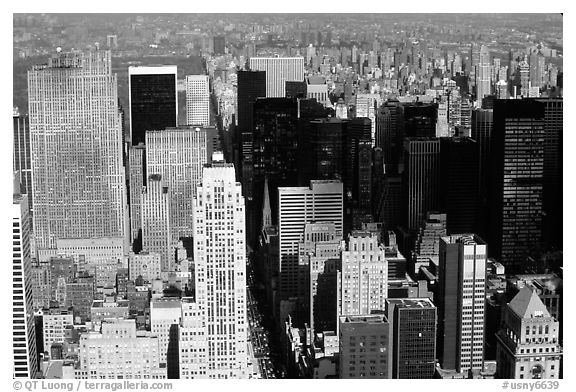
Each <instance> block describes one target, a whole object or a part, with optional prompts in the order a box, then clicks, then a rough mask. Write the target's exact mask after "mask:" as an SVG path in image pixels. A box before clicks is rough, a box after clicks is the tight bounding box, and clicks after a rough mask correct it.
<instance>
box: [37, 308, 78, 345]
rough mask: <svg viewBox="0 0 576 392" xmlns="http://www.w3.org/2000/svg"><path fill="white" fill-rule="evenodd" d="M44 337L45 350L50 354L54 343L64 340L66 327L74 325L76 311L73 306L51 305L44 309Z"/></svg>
mask: <svg viewBox="0 0 576 392" xmlns="http://www.w3.org/2000/svg"><path fill="white" fill-rule="evenodd" d="M40 314H41V315H42V337H43V340H44V347H43V350H42V351H43V352H44V353H48V355H50V352H51V351H50V347H52V344H53V343H61V342H64V338H65V335H66V328H68V327H70V326H72V325H74V312H73V311H72V308H66V307H63V306H61V307H59V306H51V307H50V308H47V309H42V311H41V312H40Z"/></svg>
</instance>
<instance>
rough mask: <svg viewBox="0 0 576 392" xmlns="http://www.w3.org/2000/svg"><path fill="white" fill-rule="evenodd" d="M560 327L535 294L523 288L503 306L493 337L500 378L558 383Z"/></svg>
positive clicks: (527, 288) (560, 352) (560, 355)
mask: <svg viewBox="0 0 576 392" xmlns="http://www.w3.org/2000/svg"><path fill="white" fill-rule="evenodd" d="M559 329H560V323H559V322H558V321H557V320H556V319H555V318H554V317H552V316H551V315H550V313H549V312H548V310H547V309H546V306H544V304H543V303H542V300H541V299H540V298H539V297H538V294H537V293H536V291H535V290H533V289H531V288H529V287H527V286H525V287H523V288H522V289H520V291H519V292H518V294H516V296H515V297H514V298H513V299H512V301H510V303H508V304H507V305H506V307H505V308H504V311H503V313H502V329H501V330H500V331H499V332H498V333H497V334H496V339H497V346H496V361H497V365H498V370H497V375H498V377H499V378H516V379H520V378H524V379H542V378H545V379H558V378H560V376H561V375H560V360H561V359H562V346H560V344H559V341H558V338H559Z"/></svg>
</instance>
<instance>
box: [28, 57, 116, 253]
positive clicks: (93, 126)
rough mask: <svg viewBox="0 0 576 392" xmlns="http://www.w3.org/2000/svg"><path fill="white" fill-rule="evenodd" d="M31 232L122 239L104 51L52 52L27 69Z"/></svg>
mask: <svg viewBox="0 0 576 392" xmlns="http://www.w3.org/2000/svg"><path fill="white" fill-rule="evenodd" d="M28 102H29V105H28V106H29V110H30V136H31V148H30V150H31V154H32V182H33V187H32V189H33V199H34V235H35V237H36V246H37V248H54V247H55V246H56V240H57V239H59V238H92V237H126V238H127V235H126V234H127V230H126V229H127V227H126V223H125V209H126V187H125V181H124V176H125V174H124V168H123V164H122V127H121V124H120V115H119V112H118V88H117V79H116V75H114V74H112V66H111V55H110V52H109V51H93V52H85V53H81V52H73V53H67V54H66V53H58V54H57V55H55V56H53V57H52V58H50V59H48V64H44V65H37V66H34V67H33V68H32V70H30V71H28Z"/></svg>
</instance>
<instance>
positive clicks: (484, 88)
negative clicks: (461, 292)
mask: <svg viewBox="0 0 576 392" xmlns="http://www.w3.org/2000/svg"><path fill="white" fill-rule="evenodd" d="M491 77H492V76H491V71H490V51H489V50H488V48H487V47H486V46H485V45H482V47H481V48H480V63H479V64H478V76H477V79H476V92H477V94H476V99H477V100H478V107H482V98H484V97H485V96H487V95H490V93H491V91H490V90H491Z"/></svg>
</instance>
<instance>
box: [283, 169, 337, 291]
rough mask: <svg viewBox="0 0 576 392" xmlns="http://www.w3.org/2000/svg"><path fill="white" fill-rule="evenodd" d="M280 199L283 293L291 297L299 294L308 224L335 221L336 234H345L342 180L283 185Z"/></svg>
mask: <svg viewBox="0 0 576 392" xmlns="http://www.w3.org/2000/svg"><path fill="white" fill-rule="evenodd" d="M278 198H279V205H278V228H279V257H280V261H279V276H280V282H279V283H280V284H279V293H280V297H281V298H282V299H288V298H290V297H294V296H296V295H297V294H298V281H299V279H300V275H299V271H300V267H299V261H298V244H299V243H300V241H302V238H303V235H304V226H305V225H306V223H311V222H313V221H331V222H334V224H335V228H336V235H337V236H342V229H343V195H342V182H340V181H336V180H323V181H310V186H309V187H280V188H278Z"/></svg>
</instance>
